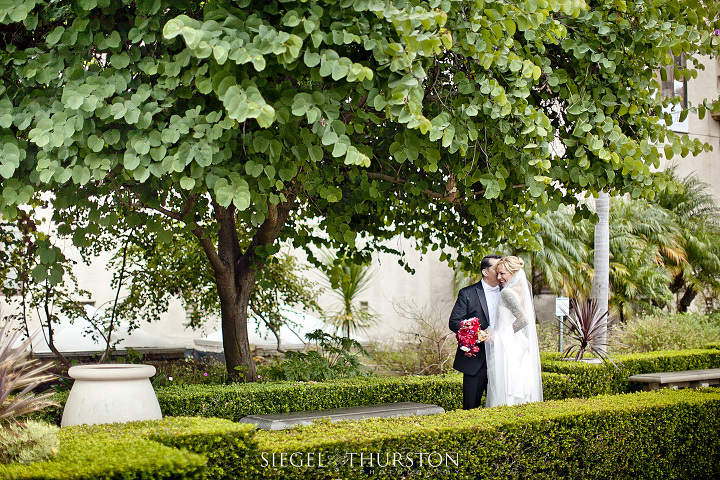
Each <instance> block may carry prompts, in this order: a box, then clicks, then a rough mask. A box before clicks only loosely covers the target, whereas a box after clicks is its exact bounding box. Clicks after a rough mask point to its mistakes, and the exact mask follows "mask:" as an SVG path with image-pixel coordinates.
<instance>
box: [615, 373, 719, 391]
mask: <svg viewBox="0 0 720 480" xmlns="http://www.w3.org/2000/svg"><path fill="white" fill-rule="evenodd" d="M629 380H630V381H631V382H642V383H643V390H645V391H649V390H658V389H660V388H701V387H711V386H716V385H720V368H709V369H706V370H685V371H682V372H659V373H643V374H640V375H632V376H631V377H630V378H629Z"/></svg>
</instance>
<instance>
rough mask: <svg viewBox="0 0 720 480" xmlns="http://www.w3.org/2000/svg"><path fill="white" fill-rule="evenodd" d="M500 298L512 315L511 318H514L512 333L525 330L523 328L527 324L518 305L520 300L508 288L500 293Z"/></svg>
mask: <svg viewBox="0 0 720 480" xmlns="http://www.w3.org/2000/svg"><path fill="white" fill-rule="evenodd" d="M500 296H501V297H502V300H503V302H505V305H506V306H507V307H508V309H509V310H510V312H511V313H512V314H513V316H515V321H514V322H513V331H514V332H515V333H517V332H519V331H520V330H522V329H523V328H525V326H526V325H527V324H528V321H527V317H526V316H525V311H524V310H523V307H522V304H521V303H520V299H519V298H518V296H517V294H516V293H515V292H513V291H512V290H511V289H509V288H508V289H506V290H503V291H502V292H500Z"/></svg>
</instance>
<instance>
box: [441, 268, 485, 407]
mask: <svg viewBox="0 0 720 480" xmlns="http://www.w3.org/2000/svg"><path fill="white" fill-rule="evenodd" d="M472 317H477V318H478V320H479V321H480V328H481V329H483V330H485V329H486V328H488V326H489V325H490V321H489V318H490V317H489V315H488V306H487V301H486V300H485V292H484V291H483V287H482V282H478V283H476V284H475V285H470V286H469V287H465V288H463V289H462V290H460V293H459V294H458V298H457V301H456V302H455V306H454V307H453V309H452V312H451V313H450V322H449V324H450V330H452V331H453V332H457V331H458V330H460V323H461V322H462V321H463V320H465V319H468V318H472ZM479 346H480V351H479V352H477V353H476V354H475V355H474V356H472V357H468V356H467V355H465V352H463V351H462V350H460V347H458V349H457V352H455V362H454V363H453V368H454V369H455V370H458V371H460V372H462V373H463V409H465V410H469V409H471V408H477V407H479V406H480V403H481V400H482V396H483V393H485V390H486V389H487V364H486V362H485V344H484V343H481V344H480V345H479Z"/></svg>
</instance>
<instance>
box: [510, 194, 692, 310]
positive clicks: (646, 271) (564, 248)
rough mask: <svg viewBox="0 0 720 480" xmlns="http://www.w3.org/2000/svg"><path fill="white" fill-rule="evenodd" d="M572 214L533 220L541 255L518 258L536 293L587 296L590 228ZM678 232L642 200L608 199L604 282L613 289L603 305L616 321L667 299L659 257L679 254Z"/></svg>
mask: <svg viewBox="0 0 720 480" xmlns="http://www.w3.org/2000/svg"><path fill="white" fill-rule="evenodd" d="M573 214H574V211H573V210H572V209H567V210H558V211H554V212H550V213H548V214H546V215H543V216H542V217H539V218H538V219H537V222H538V224H539V225H540V230H539V232H538V234H537V236H536V239H537V240H538V242H539V243H540V244H541V246H542V251H539V252H527V253H525V254H523V257H524V258H525V260H526V262H527V261H528V259H530V260H529V261H530V262H531V264H532V266H533V272H534V276H533V280H534V284H533V287H534V289H535V291H536V292H538V291H539V290H540V287H543V286H546V287H549V288H550V289H551V290H552V291H553V292H555V293H556V294H559V295H566V296H569V297H572V298H588V297H590V296H591V292H592V287H591V285H592V283H593V282H592V281H593V278H594V274H595V269H594V268H593V265H594V264H595V250H594V248H593V247H594V228H593V227H594V225H593V224H592V223H591V221H590V220H587V219H583V220H580V221H573ZM679 234H680V230H679V229H678V228H677V226H676V225H675V223H674V218H673V217H672V216H671V215H669V213H668V212H667V211H666V210H665V209H663V208H661V207H658V206H657V205H653V204H650V203H648V202H646V201H642V200H633V201H627V202H626V201H624V200H622V199H615V200H613V202H612V209H610V216H609V219H608V247H609V248H608V258H609V264H608V279H609V285H610V286H611V287H612V288H610V289H609V292H608V293H609V295H608V305H609V306H610V307H612V308H614V309H615V310H617V312H618V315H619V317H620V319H621V320H624V319H625V317H626V316H627V315H629V314H634V313H640V312H647V311H652V310H654V309H657V308H659V307H660V306H664V305H667V304H668V303H669V302H670V301H671V298H672V295H671V293H670V291H669V289H668V283H669V281H670V276H669V273H668V270H667V268H666V267H665V264H664V258H665V257H664V256H663V254H665V255H668V256H673V257H675V258H679V257H681V256H682V255H684V251H683V250H682V248H681V247H680V246H679V245H678V242H677V236H678V235H679ZM599 308H603V307H599ZM605 310H607V308H605Z"/></svg>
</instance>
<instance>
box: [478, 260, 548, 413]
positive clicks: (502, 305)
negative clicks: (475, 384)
mask: <svg viewBox="0 0 720 480" xmlns="http://www.w3.org/2000/svg"><path fill="white" fill-rule="evenodd" d="M500 298H501V300H500V302H499V304H498V312H497V317H496V320H495V325H493V326H492V327H491V328H490V329H489V333H490V338H489V339H488V340H486V341H485V355H486V358H487V370H488V387H487V398H486V401H485V406H486V407H495V406H498V405H519V404H521V403H528V402H540V401H542V399H543V393H542V379H541V377H540V351H539V349H538V342H537V332H536V329H535V309H534V307H533V303H532V295H531V294H530V286H529V284H528V282H527V279H526V278H525V272H524V271H523V270H522V269H520V270H519V271H518V272H517V273H515V275H513V276H512V277H511V278H510V280H509V281H508V282H507V283H506V284H505V287H503V289H502V291H501V293H500ZM516 330H517V331H516Z"/></svg>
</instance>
